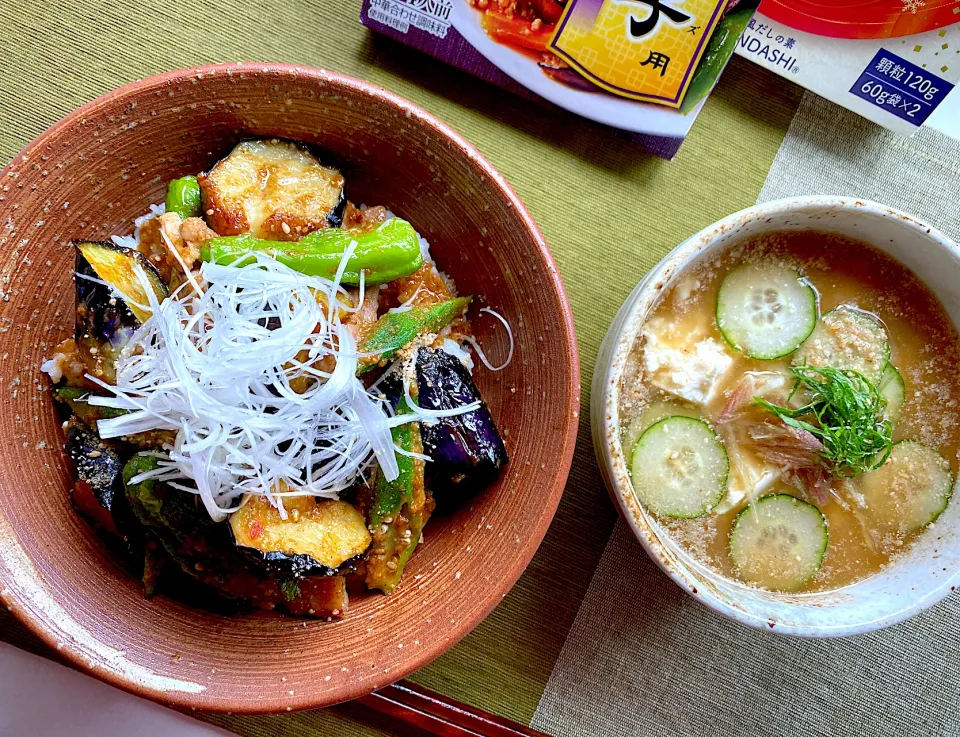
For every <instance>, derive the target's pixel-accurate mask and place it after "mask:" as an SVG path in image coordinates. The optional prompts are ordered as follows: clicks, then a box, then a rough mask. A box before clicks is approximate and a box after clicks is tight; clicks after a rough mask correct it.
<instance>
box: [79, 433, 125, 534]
mask: <svg viewBox="0 0 960 737" xmlns="http://www.w3.org/2000/svg"><path fill="white" fill-rule="evenodd" d="M65 449H66V451H67V455H69V456H70V460H72V461H73V465H74V468H76V471H77V481H76V483H75V484H74V487H73V490H72V491H71V494H70V499H71V501H72V502H73V505H74V506H75V507H76V508H77V510H78V511H79V512H80V513H81V514H82V515H83V516H84V517H86V518H87V519H88V520H90V521H91V522H92V523H93V524H94V525H96V526H97V527H99V528H101V529H104V530H106V531H107V532H110V533H112V534H114V535H117V536H118V537H119V536H120V532H119V530H118V526H117V524H116V521H115V520H114V518H113V511H114V508H115V507H116V506H117V503H118V501H119V500H120V499H121V498H122V497H123V461H122V460H121V459H120V456H119V455H118V454H117V452H116V451H115V450H114V449H113V448H110V447H108V446H107V445H106V444H105V443H104V442H103V441H102V440H101V439H100V437H99V436H98V435H97V434H96V433H95V432H94V431H93V430H91V429H90V428H89V427H87V426H86V425H84V424H83V423H82V422H80V421H79V420H78V419H77V418H76V417H72V418H70V420H68V421H67V424H66V443H65Z"/></svg>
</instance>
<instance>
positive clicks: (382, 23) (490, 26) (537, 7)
mask: <svg viewBox="0 0 960 737" xmlns="http://www.w3.org/2000/svg"><path fill="white" fill-rule="evenodd" d="M605 1H606V2H617V3H621V2H629V3H632V4H633V5H635V6H636V17H637V19H638V20H644V19H645V20H647V21H648V22H649V20H650V18H652V17H653V14H654V12H655V11H656V10H657V9H662V10H667V11H671V10H672V11H674V12H668V13H667V14H665V15H664V16H663V18H664V20H663V21H661V22H670V19H671V18H679V17H684V16H686V17H689V16H690V14H689V13H683V12H681V11H682V9H683V5H684V0H605ZM567 2H568V3H574V2H576V0H567ZM508 3H509V4H510V6H509V7H508V8H506V10H505V12H502V11H501V9H500V7H499V6H500V5H501V3H498V1H497V0H473V2H472V3H471V1H470V0H364V2H363V7H362V10H361V21H362V22H363V24H364V25H366V26H367V27H368V28H370V29H371V30H373V31H376V32H378V33H382V34H384V35H386V36H389V37H391V38H394V39H396V40H398V41H400V42H401V43H404V44H406V45H408V46H412V47H414V48H416V49H418V50H419V51H422V52H424V53H426V54H428V55H430V56H432V57H434V58H436V59H439V60H440V61H443V62H446V63H448V64H451V65H453V66H454V67H457V68H458V69H462V70H463V71H466V72H468V73H470V74H472V75H474V76H476V77H479V78H480V79H483V80H485V81H487V82H492V83H493V84H495V85H498V86H499V87H502V88H503V89H506V90H509V91H510V92H513V93H515V94H518V95H521V96H523V97H526V98H528V99H531V100H538V101H540V102H541V103H546V104H554V105H557V106H559V107H561V108H564V109H566V110H569V111H571V112H573V113H576V114H578V115H581V116H583V117H585V118H588V119H590V120H593V121H595V122H597V123H600V124H602V125H605V126H608V127H609V128H611V129H612V131H613V132H614V133H615V134H616V135H618V136H621V137H623V136H627V137H629V138H630V139H631V140H632V141H634V142H635V143H637V144H638V145H639V146H640V147H642V148H643V149H645V150H647V151H649V152H651V153H654V154H656V155H657V156H661V157H663V158H665V159H672V158H673V157H674V156H675V155H676V153H677V151H678V150H679V149H680V145H681V144H682V143H683V139H684V137H685V136H686V135H687V132H688V131H689V130H690V127H691V126H692V125H693V121H694V120H695V119H696V116H697V114H698V113H699V111H700V108H701V107H702V106H703V102H704V101H705V99H706V97H707V95H708V94H709V92H710V90H711V89H712V88H713V85H714V83H715V82H716V79H717V77H718V76H719V74H720V73H721V72H722V70H723V68H724V66H725V65H726V63H727V61H728V60H729V58H730V55H731V54H732V53H733V49H734V47H735V45H736V41H737V38H738V37H739V36H740V33H741V32H742V30H743V27H745V26H746V23H747V22H748V20H749V18H750V17H751V16H752V14H753V10H754V8H755V7H756V0H752V1H751V0H731V1H730V2H729V3H728V4H727V7H726V9H725V12H724V15H723V18H722V19H721V20H720V22H719V24H718V25H717V27H716V30H715V31H714V33H713V35H712V36H711V37H710V39H709V43H708V44H707V45H706V51H705V52H704V53H703V57H702V59H701V61H700V64H699V66H698V67H697V68H696V70H695V72H694V73H693V79H692V81H691V82H690V87H689V88H688V91H687V97H686V98H685V99H684V101H683V105H681V107H680V108H679V109H673V108H669V107H665V106H662V105H655V104H651V103H648V102H642V101H638V100H631V99H628V98H626V97H621V96H618V95H614V94H611V93H609V92H606V91H604V90H601V89H600V88H599V87H597V86H595V85H593V84H592V83H591V82H589V81H588V80H587V79H586V78H584V77H581V76H580V75H579V74H578V73H577V72H576V71H574V70H573V69H572V68H571V67H570V65H569V64H567V63H566V62H565V61H564V60H563V59H561V58H560V57H559V56H557V55H555V54H553V53H552V52H550V51H548V50H547V47H548V44H549V41H550V39H551V37H552V36H553V30H554V24H556V22H557V21H558V20H560V14H562V12H563V10H564V3H562V2H560V1H559V0H508ZM631 12H633V11H631ZM685 22H689V25H690V27H691V29H693V28H696V27H697V26H696V23H697V20H696V19H693V18H690V20H689V21H685Z"/></svg>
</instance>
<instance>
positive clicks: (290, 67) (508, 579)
mask: <svg viewBox="0 0 960 737" xmlns="http://www.w3.org/2000/svg"><path fill="white" fill-rule="evenodd" d="M233 73H236V74H243V73H246V74H251V75H254V76H256V75H285V76H290V77H291V78H296V79H304V78H306V79H308V80H312V81H314V82H321V83H323V84H333V85H337V86H339V87H341V88H348V89H350V90H352V91H353V92H355V93H358V94H361V95H364V96H367V97H369V98H372V99H373V100H374V101H375V102H376V103H378V104H380V105H385V106H387V107H390V108H393V109H396V110H398V111H400V112H402V113H404V114H405V115H406V117H407V118H412V119H416V120H418V121H419V122H421V123H423V124H425V125H426V126H428V127H429V128H432V129H433V130H434V131H436V132H437V133H438V134H439V135H440V137H442V138H444V139H446V140H447V141H448V142H450V143H452V144H453V145H454V146H455V147H456V149H458V150H459V152H460V153H461V154H462V155H463V156H465V157H467V158H468V159H469V160H470V161H471V162H472V163H473V164H475V165H476V166H477V167H479V168H480V169H481V170H482V172H483V174H484V175H485V176H486V177H488V178H489V180H490V181H491V183H492V185H493V186H494V187H495V188H496V189H498V190H499V192H500V194H501V195H502V196H503V197H505V198H506V200H507V203H508V207H510V208H511V209H512V210H514V211H515V212H516V214H517V216H518V217H519V219H520V221H521V222H522V224H523V227H524V228H525V229H526V230H527V231H528V232H529V233H530V234H531V235H532V236H533V240H534V241H535V243H536V245H537V251H538V253H539V256H540V259H541V260H542V262H543V263H544V264H545V266H546V267H547V271H548V272H549V277H548V280H547V283H546V285H545V286H548V287H551V288H552V291H553V292H554V294H555V295H556V298H557V299H558V300H559V302H560V304H561V307H562V310H561V313H562V314H561V315H560V321H561V325H560V326H558V327H560V328H561V329H560V333H561V334H562V340H563V342H564V344H565V348H566V351H565V352H566V353H567V355H568V356H569V361H568V363H569V380H568V382H567V383H568V394H569V397H570V401H569V407H568V408H567V412H566V417H567V422H566V425H567V427H566V429H565V433H564V438H563V442H562V446H561V447H560V448H558V449H557V450H558V452H557V455H556V462H555V464H554V467H555V468H556V469H557V470H558V471H559V473H558V474H557V475H556V477H555V481H554V483H553V484H552V485H551V486H550V487H548V488H547V489H546V490H545V491H546V493H545V494H544V498H543V504H542V507H541V509H540V514H539V515H538V517H537V519H536V522H535V524H534V525H533V526H532V533H531V534H530V535H529V536H528V537H527V538H526V541H525V542H524V543H523V545H522V546H520V547H519V549H518V550H517V549H514V551H513V553H512V554H511V555H510V556H509V557H508V560H506V561H503V564H504V565H503V567H505V568H506V569H507V571H508V572H507V575H506V576H505V577H504V579H503V580H504V582H505V586H504V588H503V591H502V592H497V595H493V596H490V597H489V601H488V602H487V603H486V604H485V605H484V606H482V607H479V608H477V609H475V610H474V611H473V612H472V614H471V616H468V617H465V618H464V619H463V620H461V621H458V623H457V627H456V628H455V629H454V630H453V635H452V636H451V637H449V638H446V639H443V640H438V641H437V642H436V643H435V644H432V645H430V646H428V647H425V648H422V649H418V650H417V651H415V655H414V656H413V657H411V658H410V659H409V660H408V661H405V662H404V664H403V665H402V666H398V667H396V668H393V669H391V670H390V672H389V673H383V672H378V673H377V674H376V675H372V676H370V677H369V678H365V679H364V680H363V681H362V682H354V681H351V682H349V683H348V684H344V685H342V686H339V687H338V688H337V690H335V691H332V692H330V693H331V694H332V696H333V697H332V698H323V697H320V696H316V695H315V696H313V697H311V696H309V695H306V696H301V695H300V694H296V695H295V696H290V697H288V698H282V697H280V696H276V697H273V698H269V699H264V700H263V701H260V702H257V703H251V702H247V701H243V702H241V701H238V702H231V701H229V700H228V699H222V698H214V699H211V698H210V697H209V696H206V695H205V694H206V693H207V692H206V691H201V692H199V693H189V692H186V691H176V690H174V691H165V690H163V689H162V688H154V687H151V686H149V685H147V684H144V683H141V682H139V681H136V680H133V679H130V678H128V677H125V676H124V675H123V674H121V673H119V672H117V671H114V670H111V669H105V668H101V667H97V665H98V664H96V663H93V662H91V661H90V659H89V658H88V657H87V656H85V655H84V654H83V653H81V652H80V651H79V650H78V649H76V648H75V647H74V646H73V644H72V643H71V642H63V641H60V640H58V639H57V637H56V636H55V635H54V634H53V633H52V632H51V631H49V630H48V629H47V628H46V627H45V625H44V622H43V620H42V619H41V618H40V617H39V616H34V615H33V613H32V612H31V611H30V609H29V608H28V607H25V606H22V605H21V604H20V603H19V602H18V601H17V600H16V598H15V595H14V594H15V592H14V590H13V587H12V586H10V585H9V584H7V585H5V584H4V582H3V581H2V580H0V603H2V604H3V605H4V606H6V607H7V609H8V610H9V611H10V612H11V613H12V614H13V615H14V616H15V617H16V618H17V619H18V620H19V621H20V622H21V623H23V624H24V625H25V626H26V628H27V629H28V630H29V631H30V632H31V633H32V634H33V635H35V636H36V637H37V638H39V639H40V640H41V641H42V642H43V643H44V644H45V645H46V646H47V647H48V648H50V650H51V652H53V653H56V654H57V655H58V656H61V657H62V658H64V659H65V660H67V661H69V663H70V664H71V665H72V666H73V667H75V668H77V669H78V670H80V671H82V672H84V673H87V674H88V675H92V676H94V677H95V678H98V679H99V680H101V681H105V682H107V683H109V684H110V685H112V686H115V687H117V688H120V689H121V690H123V691H127V692H128V693H132V694H134V695H136V696H140V697H143V698H148V699H151V700H153V701H157V702H160V703H163V704H166V705H169V706H174V707H177V708H180V709H191V710H198V709H199V710H203V711H208V712H211V713H228V714H247V715H254V714H275V713H287V712H289V711H300V710H304V709H314V708H320V707H327V706H333V705H335V704H338V703H343V702H345V701H350V700H353V699H356V698H358V697H361V696H364V695H366V694H369V693H371V692H373V691H376V690H378V689H380V688H383V687H384V686H387V685H389V684H391V683H395V682H396V681H398V680H400V679H402V678H404V677H406V676H407V675H409V674H410V673H412V672H413V671H415V670H417V669H419V668H422V667H423V666H425V665H427V664H428V663H430V662H432V661H433V660H435V659H436V658H437V657H439V656H440V655H441V654H442V653H444V652H445V651H447V650H449V649H450V648H452V647H453V646H454V645H456V644H457V643H458V642H460V641H461V640H462V639H463V638H464V637H466V636H467V635H468V634H469V633H470V632H471V631H472V630H473V629H474V628H475V627H476V626H477V625H478V624H479V623H480V622H481V621H482V620H483V619H485V618H486V617H487V616H488V615H489V614H490V613H491V612H492V611H493V610H494V609H495V608H496V606H497V605H498V604H499V603H500V602H501V601H502V600H503V598H504V597H505V596H506V595H507V593H508V592H509V591H510V590H512V589H513V587H514V586H515V584H516V582H517V580H518V579H519V578H520V576H521V575H522V574H523V572H524V571H525V570H526V568H527V566H528V565H529V564H530V562H531V560H532V559H533V557H534V555H535V554H536V552H537V550H538V549H539V548H540V545H541V543H542V542H543V538H544V537H545V536H546V533H547V530H548V528H549V527H550V524H551V522H552V521H553V518H554V516H555V515H556V511H557V507H558V506H559V503H560V499H561V497H562V495H563V491H564V489H565V488H566V483H567V480H568V477H569V473H570V468H571V465H572V463H573V454H574V450H575V447H576V440H577V431H578V424H579V423H578V421H577V417H578V415H579V410H580V354H579V346H578V343H577V336H576V330H575V327H574V321H573V311H572V309H571V306H570V301H569V299H568V297H567V292H566V288H565V287H564V284H563V280H562V278H561V276H560V271H559V269H558V267H557V264H556V261H555V260H554V258H553V255H552V254H551V252H550V249H549V247H548V245H547V243H546V240H545V239H544V237H543V234H542V232H541V231H540V228H539V227H538V226H537V224H536V222H535V221H534V220H533V217H532V216H531V215H530V213H529V211H528V210H527V208H526V206H525V205H524V204H523V202H522V201H521V200H520V198H519V197H518V196H517V194H516V192H515V191H514V189H513V187H512V186H511V185H510V184H509V183H508V182H507V181H506V179H505V178H504V176H503V175H502V174H501V173H500V172H499V171H498V170H497V169H496V168H495V167H494V166H493V164H491V163H490V162H489V161H488V160H487V159H486V157H485V156H484V155H483V154H482V153H481V152H480V151H479V150H478V149H477V148H476V147H475V146H474V145H473V144H471V143H470V142H468V141H467V140H466V139H465V138H464V137H463V136H461V135H460V134H459V133H457V132H456V131H455V130H454V129H453V128H451V127H450V126H449V125H447V124H446V123H444V122H443V121H441V120H440V119H439V118H437V117H436V116H434V115H433V114H432V113H429V112H428V111H427V110H425V109H424V108H422V107H420V106H419V105H417V104H415V103H413V102H411V101H409V100H407V99H406V98H404V97H401V96H400V95H398V94H396V93H394V92H390V91H389V90H386V89H384V88H383V87H381V86H379V85H377V84H374V83H372V82H367V81H366V80H362V79H359V78H357V77H353V76H350V75H347V74H342V73H340V72H333V71H330V70H327V69H322V68H319V67H310V66H304V65H299V64H285V63H275V62H249V61H248V62H229V63H220V64H206V65H201V66H194V67H184V68H181V69H174V70H171V71H168V72H164V73H162V74H157V75H153V76H150V77H144V78H143V79H137V80H135V81H132V82H128V83H127V84H124V85H122V86H120V87H117V88H115V89H113V90H110V91H108V92H106V93H104V94H103V95H100V96H99V97H96V98H95V99H93V100H91V101H89V102H87V103H85V104H84V105H82V106H80V107H79V108H76V109H75V110H74V111H72V112H70V113H68V114H67V115H65V116H64V117H63V118H61V119H60V120H58V121H57V122H55V123H54V124H53V125H51V126H50V127H49V128H47V129H46V130H44V131H43V132H42V133H40V134H39V135H38V136H37V137H36V138H34V139H33V140H32V141H30V142H29V143H28V144H27V145H26V146H24V147H23V148H22V149H21V150H20V151H19V152H18V153H17V154H16V155H14V156H13V158H11V159H10V161H9V162H8V163H7V164H6V165H5V166H4V167H3V168H2V169H0V177H6V176H7V173H8V172H10V171H13V170H14V169H15V165H16V163H17V162H18V161H26V160H27V159H28V158H32V155H33V152H34V151H39V150H40V149H42V147H43V146H44V145H45V144H46V143H47V141H48V140H49V139H51V138H53V137H56V136H58V135H59V134H60V133H61V132H62V131H64V130H65V129H67V128H69V127H70V126H72V125H74V124H76V123H78V122H80V121H81V120H83V118H84V117H86V116H88V115H90V114H91V113H92V112H94V111H96V110H97V109H99V108H100V107H102V106H104V105H106V104H108V103H110V102H113V101H114V100H116V99H117V98H123V97H126V96H129V95H130V94H132V93H135V92H140V91H143V90H147V89H154V88H157V89H159V88H161V87H164V88H165V87H167V86H169V85H172V84H177V83H182V82H186V81H187V80H189V79H194V80H198V81H199V83H200V84H203V82H204V80H205V79H206V78H208V77H216V76H220V75H222V74H233ZM2 571H3V568H2V567H0V572H2Z"/></svg>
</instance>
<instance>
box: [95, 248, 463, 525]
mask: <svg viewBox="0 0 960 737" xmlns="http://www.w3.org/2000/svg"><path fill="white" fill-rule="evenodd" d="M349 259H350V251H349V249H348V250H347V252H345V254H344V261H343V262H344V266H345V265H346V263H347V262H348V261H349ZM341 273H342V269H341ZM200 275H201V276H202V277H203V279H204V280H205V281H206V282H207V283H208V286H207V287H206V288H205V289H203V290H202V292H201V294H200V295H199V296H197V295H195V294H192V293H191V294H190V295H189V296H187V297H185V298H182V299H175V298H174V299H166V300H164V301H163V302H162V303H160V304H157V303H153V304H151V305H150V308H151V310H152V312H153V316H152V317H151V318H150V319H149V320H147V321H146V322H145V323H144V324H143V325H142V326H141V327H140V329H139V330H138V331H137V332H136V333H135V334H134V336H133V339H132V341H131V343H132V345H135V346H137V350H135V351H130V352H124V354H122V355H121V356H120V359H119V361H118V362H117V379H116V385H110V384H107V383H106V382H103V381H101V380H98V379H97V378H96V377H88V378H90V379H91V380H92V381H94V382H95V383H97V384H99V385H100V386H102V387H103V389H104V390H106V391H108V392H110V393H111V394H112V395H113V396H107V397H91V398H90V400H89V401H90V404H91V405H93V406H99V407H109V408H112V409H115V410H124V411H125V412H124V413H123V414H121V415H119V416H116V417H113V418H111V419H104V420H101V421H100V422H99V423H98V425H97V429H98V430H99V433H100V437H101V438H103V439H111V438H119V437H123V436H126V435H133V434H135V433H141V432H148V431H150V430H172V431H174V432H176V433H177V434H176V442H175V444H174V446H173V448H171V449H170V450H169V455H168V457H167V458H163V459H161V460H160V462H159V468H157V469H156V470H155V471H151V472H148V473H144V474H141V475H140V476H137V477H134V479H133V481H134V482H135V483H136V482H138V481H143V480H145V479H147V478H156V479H158V480H163V481H169V482H170V483H171V484H172V485H174V486H175V487H176V488H180V489H183V490H184V491H190V492H195V493H197V494H198V495H199V497H200V499H201V500H202V501H203V504H204V507H205V508H206V510H207V512H208V513H209V514H210V516H211V517H212V518H213V519H215V520H222V519H225V518H226V515H227V514H228V513H230V512H232V511H234V510H235V509H236V508H237V507H238V506H239V504H240V502H241V500H242V499H243V497H244V495H245V494H248V493H258V494H263V495H264V496H266V497H267V498H269V499H270V500H271V501H272V502H273V503H274V504H275V505H276V506H277V507H278V508H279V509H280V510H281V514H284V510H283V504H282V499H283V498H284V497H289V496H316V497H325V498H337V495H338V494H339V493H340V492H341V491H343V490H344V489H347V488H349V487H350V486H351V485H353V484H354V483H355V482H356V481H357V479H358V477H359V476H360V474H362V473H363V472H364V471H365V470H366V469H367V468H368V467H369V466H370V464H371V463H372V462H373V461H374V459H376V461H377V463H378V464H379V466H380V470H381V471H382V472H383V475H384V476H385V477H386V479H387V480H388V481H393V480H394V479H395V478H397V475H398V474H399V470H398V466H397V460H396V454H395V449H394V445H393V441H392V439H391V437H390V428H391V427H395V426H396V425H398V424H403V423H406V422H410V421H411V420H414V421H419V420H422V419H425V418H426V417H428V416H429V417H430V418H431V419H432V418H434V417H438V416H452V415H456V414H461V413H463V412H471V411H473V410H475V409H476V408H477V407H478V406H479V405H478V404H477V403H473V404H468V405H464V406H463V407H459V408H457V409H453V410H446V411H442V412H435V411H430V412H429V413H427V412H424V413H423V414H418V413H417V412H414V413H413V415H412V416H404V417H400V418H397V417H392V416H391V415H392V410H391V409H390V406H389V403H388V402H387V401H386V400H385V399H384V398H383V397H382V396H377V395H375V394H373V393H371V392H368V391H367V389H366V388H365V387H364V385H363V384H362V383H361V382H360V380H359V379H358V378H357V377H356V376H355V373H356V370H357V362H358V358H360V354H359V353H358V351H357V346H356V342H355V340H354V339H353V337H352V335H351V333H350V331H349V330H347V328H346V325H344V323H343V322H342V321H341V317H340V316H341V314H344V315H346V314H348V313H351V312H355V311H356V309H358V308H356V307H354V306H353V305H352V304H351V302H350V300H349V299H348V298H347V293H346V291H345V290H344V289H343V288H342V287H341V286H340V284H339V280H338V279H337V278H334V279H332V280H331V279H324V278H321V277H308V276H305V275H303V274H299V273H297V272H295V271H293V270H292V269H290V268H289V267H287V266H284V265H283V264H281V263H280V262H279V261H276V260H274V259H272V258H270V257H268V256H266V255H263V254H257V255H256V257H255V260H253V261H251V262H248V263H247V264H246V265H244V266H240V267H234V266H220V265H217V264H210V263H205V264H203V266H202V268H201V270H200ZM360 301H361V303H362V298H361V300H360ZM298 382H304V384H303V385H304V386H306V387H307V388H306V389H305V390H302V391H297V390H295V387H296V385H297V383H298ZM184 482H189V483H186V484H185V483H184ZM280 489H283V490H282V491H280Z"/></svg>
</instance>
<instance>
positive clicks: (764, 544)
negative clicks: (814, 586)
mask: <svg viewBox="0 0 960 737" xmlns="http://www.w3.org/2000/svg"><path fill="white" fill-rule="evenodd" d="M829 538H830V535H829V532H828V530H827V520H826V518H825V517H824V516H823V512H821V511H820V510H819V509H817V508H816V507H815V506H813V505H812V504H808V503H807V502H805V501H802V500H800V499H797V498H796V497H794V496H790V495H789V494H774V495H772V496H765V497H763V499H760V500H759V501H757V502H756V503H754V504H752V505H751V506H749V507H747V508H746V509H744V510H743V511H742V512H740V514H739V515H737V519H736V520H735V521H734V523H733V528H732V529H731V530H730V559H731V560H732V561H733V566H734V569H735V570H736V572H737V576H739V577H740V579H741V580H742V581H744V582H745V583H748V584H751V585H753V586H759V587H761V588H765V589H770V590H771V591H796V590H797V589H799V588H800V587H801V586H803V585H804V584H805V583H806V582H807V581H809V580H810V579H811V578H813V577H814V576H815V575H817V571H819V570H820V566H821V564H822V563H823V556H824V554H825V553H826V551H827V542H828V540H829Z"/></svg>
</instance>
